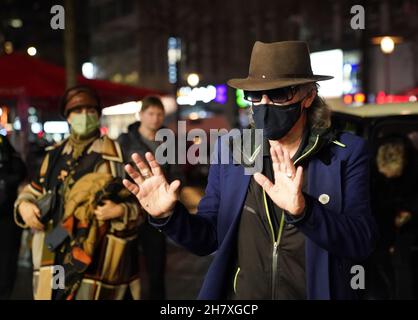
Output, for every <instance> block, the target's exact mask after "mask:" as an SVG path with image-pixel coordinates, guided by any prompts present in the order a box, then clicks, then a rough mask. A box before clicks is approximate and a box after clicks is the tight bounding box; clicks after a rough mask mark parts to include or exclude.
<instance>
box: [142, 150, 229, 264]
mask: <svg viewBox="0 0 418 320" xmlns="http://www.w3.org/2000/svg"><path fill="white" fill-rule="evenodd" d="M218 145H219V144H218ZM217 149H218V148H215V150H217ZM218 152H219V151H218ZM220 166H221V164H217V163H212V164H211V166H210V169H209V176H208V184H207V186H206V190H205V195H204V196H203V198H202V199H201V201H200V203H199V206H198V210H197V211H198V212H197V213H196V214H190V213H189V212H188V210H187V209H186V207H185V206H184V205H183V204H182V203H181V202H177V203H176V206H175V208H174V212H173V214H172V215H171V216H170V217H169V218H167V219H154V218H152V217H150V218H149V221H150V223H151V225H153V226H154V227H156V228H158V229H160V230H161V231H163V232H164V233H165V234H166V235H167V236H168V237H170V238H171V239H172V240H174V241H175V242H176V243H178V244H179V245H181V246H183V247H185V248H186V249H188V250H189V251H191V252H192V253H194V254H197V255H200V256H204V255H208V254H211V253H212V252H214V251H216V250H217V248H218V240H217V217H218V210H219V201H220V194H219V187H220V180H219V172H220Z"/></svg>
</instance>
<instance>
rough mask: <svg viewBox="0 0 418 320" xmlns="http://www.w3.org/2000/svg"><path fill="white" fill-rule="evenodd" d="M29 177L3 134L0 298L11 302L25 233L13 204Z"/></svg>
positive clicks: (0, 139)
mask: <svg viewBox="0 0 418 320" xmlns="http://www.w3.org/2000/svg"><path fill="white" fill-rule="evenodd" d="M25 176H26V167H25V164H24V163H23V161H22V159H21V158H20V156H19V154H18V153H17V152H16V151H15V149H14V148H13V146H12V145H11V144H10V142H9V140H8V139H7V137H5V136H2V135H1V134H0V299H1V300H5V299H10V295H11V293H12V290H13V285H14V282H15V279H16V271H17V261H18V256H19V248H20V237H21V234H22V230H21V228H19V227H18V226H17V225H16V224H15V223H14V221H13V203H14V202H15V200H16V197H17V189H18V186H19V185H20V184H21V183H22V182H23V180H24V179H25Z"/></svg>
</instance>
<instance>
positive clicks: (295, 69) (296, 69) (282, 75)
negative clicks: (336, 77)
mask: <svg viewBox="0 0 418 320" xmlns="http://www.w3.org/2000/svg"><path fill="white" fill-rule="evenodd" d="M249 69H250V70H249V74H248V77H247V78H243V79H231V80H229V81H228V82H227V83H228V85H229V86H231V87H233V88H236V89H243V90H254V91H257V90H269V89H276V88H284V87H288V86H293V85H299V84H305V83H311V82H316V81H321V80H329V79H332V78H333V77H332V76H321V75H315V74H313V73H312V68H311V59H310V56H309V48H308V44H307V43H306V42H303V41H282V42H273V43H263V42H260V41H257V42H256V43H255V44H254V47H253V51H252V53H251V60H250V68H249Z"/></svg>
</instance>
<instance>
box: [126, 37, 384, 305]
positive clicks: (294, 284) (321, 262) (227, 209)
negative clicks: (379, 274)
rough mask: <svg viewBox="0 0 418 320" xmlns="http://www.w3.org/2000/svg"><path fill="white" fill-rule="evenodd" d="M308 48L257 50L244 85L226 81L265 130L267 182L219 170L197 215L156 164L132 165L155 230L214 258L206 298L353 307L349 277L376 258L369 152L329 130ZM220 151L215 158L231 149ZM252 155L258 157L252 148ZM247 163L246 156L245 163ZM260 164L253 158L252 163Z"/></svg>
mask: <svg viewBox="0 0 418 320" xmlns="http://www.w3.org/2000/svg"><path fill="white" fill-rule="evenodd" d="M331 78H332V77H330V76H321V75H314V74H313V73H312V69H311V64H310V57H309V49H308V46H307V44H306V43H304V42H301V41H285V42H276V43H262V42H256V43H255V45H254V48H253V51H252V55H251V61H250V68H249V75H248V77H247V78H245V79H232V80H230V81H228V84H229V85H230V86H231V87H234V88H239V89H243V90H244V96H245V99H247V100H248V101H250V102H251V103H252V106H251V109H252V119H253V126H254V127H255V128H256V129H261V130H263V136H264V142H263V146H264V147H263V152H262V153H261V154H260V155H259V156H260V157H262V163H263V169H262V172H260V173H256V174H254V175H253V176H250V175H246V174H245V173H244V165H236V164H234V163H233V161H232V159H231V161H230V164H218V163H213V164H212V165H211V168H210V173H209V177H208V185H207V188H206V192H205V196H204V197H203V199H202V200H201V202H200V204H199V208H198V213H197V214H196V215H191V214H189V213H188V212H187V210H186V208H185V207H184V206H183V205H182V204H181V203H180V202H179V201H178V192H177V189H178V186H179V182H178V181H174V182H172V183H171V184H170V185H169V184H168V183H167V182H166V180H165V178H164V176H163V174H162V173H161V169H160V167H159V165H158V163H157V162H156V160H155V159H154V157H153V155H152V154H147V155H146V160H147V162H148V165H149V166H150V168H151V171H152V173H153V175H152V176H151V177H149V176H147V177H145V178H144V175H143V174H142V173H146V172H149V171H150V170H149V168H148V165H147V164H146V162H144V160H143V159H141V158H140V157H139V156H138V155H133V157H132V158H133V160H134V162H135V163H136V165H137V167H138V169H139V172H138V171H135V170H134V169H133V168H132V167H131V166H127V167H126V171H127V172H128V173H129V174H130V176H131V177H132V178H133V179H134V181H135V183H131V182H129V181H127V180H125V181H124V183H125V186H126V187H127V188H128V189H129V190H130V191H131V192H132V193H133V194H135V195H136V197H137V199H138V200H139V202H140V203H141V205H142V206H143V207H144V208H145V210H147V211H148V213H149V214H150V217H151V218H150V220H151V223H153V224H154V226H156V227H157V228H159V229H160V230H162V231H164V232H165V233H166V234H167V235H168V236H169V237H171V238H172V239H174V240H175V241H176V242H178V243H179V244H180V245H182V246H184V247H186V248H188V249H189V250H190V251H192V252H194V253H196V254H198V255H207V254H211V253H213V252H216V254H215V258H214V260H213V262H212V264H211V266H210V268H209V270H208V273H207V275H206V278H205V281H204V283H203V287H202V289H201V291H200V295H199V298H201V299H353V298H356V297H357V294H356V293H357V291H356V290H355V289H356V288H357V287H355V286H352V281H351V280H352V279H351V278H352V277H353V275H352V274H351V270H352V267H353V266H354V265H357V264H359V263H361V261H363V260H364V259H365V258H367V256H368V255H369V254H370V253H371V251H372V249H373V246H374V242H375V239H376V226H375V222H374V219H373V217H372V215H371V213H370V206H369V184H368V153H367V147H366V144H365V142H364V141H363V140H362V139H360V138H359V137H356V136H354V135H351V134H346V133H342V134H338V133H336V132H335V131H333V130H332V129H331V123H330V114H329V111H328V109H327V106H326V104H325V102H324V101H323V100H322V99H321V98H320V97H318V95H317V85H316V82H317V81H322V80H328V79H331ZM228 139H229V137H226V138H224V137H222V138H221V139H220V140H219V141H218V149H217V152H218V155H220V154H222V153H223V152H226V151H227V150H228V148H230V144H229V143H228ZM252 150H253V149H252ZM243 153H244V152H243ZM250 156H253V155H250Z"/></svg>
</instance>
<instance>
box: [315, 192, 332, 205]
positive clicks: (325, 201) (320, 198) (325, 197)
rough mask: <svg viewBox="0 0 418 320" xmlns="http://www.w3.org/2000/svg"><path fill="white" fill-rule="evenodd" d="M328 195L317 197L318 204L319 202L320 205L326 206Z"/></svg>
mask: <svg viewBox="0 0 418 320" xmlns="http://www.w3.org/2000/svg"><path fill="white" fill-rule="evenodd" d="M329 199H330V198H329V195H327V194H325V193H323V194H321V195H320V196H319V198H318V200H319V202H321V203H322V204H327V203H328V202H329Z"/></svg>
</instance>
